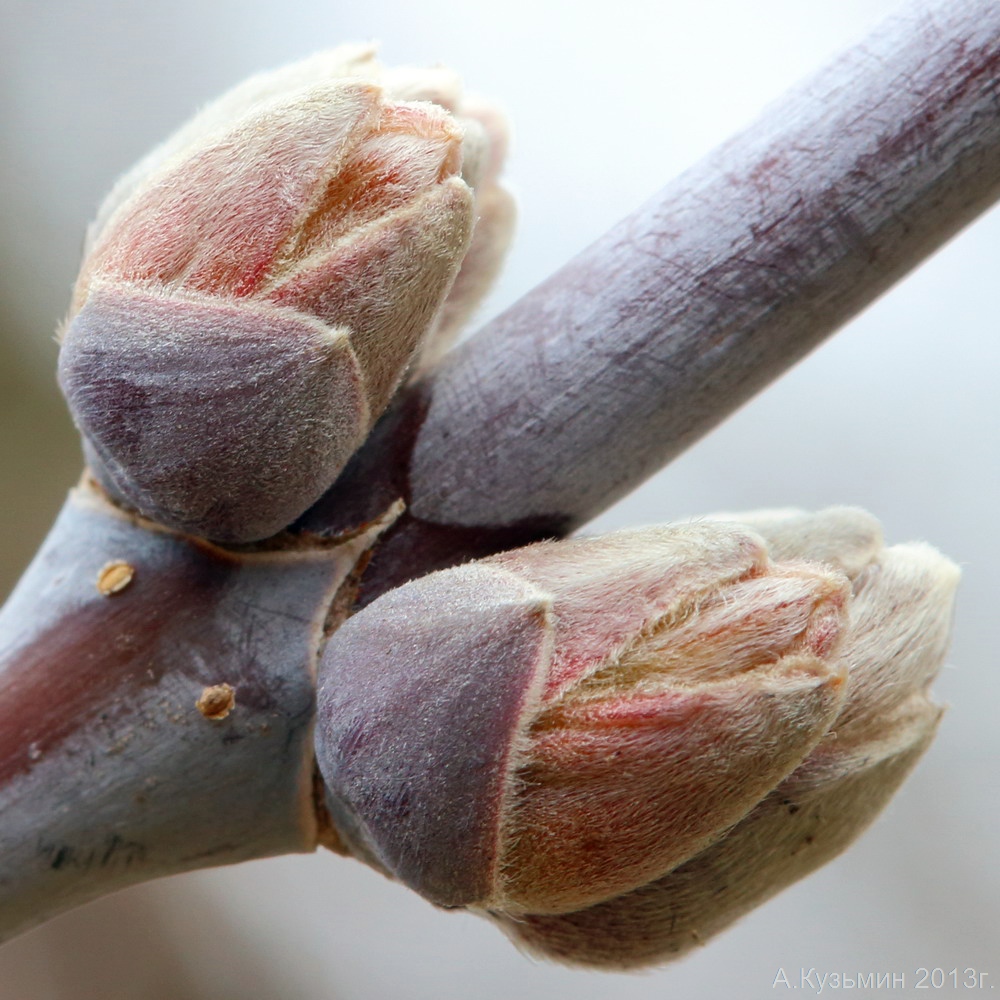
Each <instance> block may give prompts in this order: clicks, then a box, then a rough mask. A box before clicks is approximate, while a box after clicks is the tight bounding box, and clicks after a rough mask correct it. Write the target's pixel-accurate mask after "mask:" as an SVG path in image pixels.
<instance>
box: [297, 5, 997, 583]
mask: <svg viewBox="0 0 1000 1000" xmlns="http://www.w3.org/2000/svg"><path fill="white" fill-rule="evenodd" d="M998 102H1000V7H998V6H997V5H996V4H993V3H990V2H989V0H961V2H957V3H956V2H952V0H927V2H920V3H915V4H912V5H910V6H909V7H907V8H905V9H904V10H903V12H902V13H900V14H899V15H897V16H896V17H895V18H893V19H890V20H889V21H888V22H886V23H885V24H884V25H883V26H882V27H881V28H880V29H878V30H877V31H876V32H875V33H874V34H873V35H871V36H870V37H869V38H868V39H866V40H865V41H864V42H862V43H861V44H860V45H858V46H857V47H855V48H853V49H851V50H849V51H848V52H846V53H845V54H844V55H842V56H841V57H840V58H839V59H837V60H836V61H834V62H833V63H832V64H831V65H829V66H828V67H827V68H825V69H824V70H822V71H821V72H819V73H818V74H816V76H815V77H813V78H812V79H811V80H809V81H807V82H806V83H805V84H804V85H802V86H801V87H799V88H798V89H796V90H794V91H792V92H791V93H790V94H788V95H787V96H785V97H784V98H783V99H781V100H780V101H778V102H777V103H776V104H775V105H774V106H773V107H772V108H771V109H770V110H769V111H768V112H767V113H766V114H765V115H764V116H763V117H762V118H761V119H760V120H759V121H758V122H757V123H756V124H754V125H753V126H752V127H750V128H749V129H748V130H747V131H746V132H744V133H743V134H742V135H739V136H736V137H735V138H733V139H732V140H730V141H729V142H727V143H726V144H725V145H723V146H722V147H721V148H720V149H718V150H716V151H715V152H714V153H712V154H711V155H709V156H708V157H707V158H706V159H705V160H703V161H702V162H701V163H699V164H698V165H696V166H695V167H693V168H692V169H690V170H689V171H687V172H686V173H685V174H683V175H681V176H680V177H679V178H677V180H675V181H674V182H673V183H672V184H670V185H668V186H667V187H666V188H665V189H664V190H663V191H661V192H660V193H659V194H658V195H657V196H656V197H654V198H653V199H652V200H650V201H649V202H648V203H647V204H645V205H644V206H642V207H641V208H640V209H639V210H638V211H636V212H635V213H634V214H633V215H631V216H629V217H628V218H627V219H625V220H623V221H622V222H621V223H620V224H619V225H618V226H616V227H615V228H614V229H613V230H611V231H610V232H609V233H608V234H607V235H605V236H604V237H603V238H602V239H600V240H599V241H598V242H597V243H595V244H594V245H593V246H591V247H590V248H589V249H588V250H586V251H585V252H584V253H582V254H581V255H579V256H578V257H577V258H576V259H575V260H573V261H571V262H570V263H569V264H567V265H566V266H565V267H564V268H562V269H561V270H560V271H558V272H557V273H556V274H555V275H553V276H552V277H551V278H549V279H548V280H547V281H546V282H544V283H543V284H541V285H540V286H539V287H538V288H537V289H535V290H534V291H532V292H531V293H529V294H528V295H527V296H525V297H524V298H523V299H522V300H521V301H519V302H518V303H516V304H515V305H514V306H512V307H511V308H510V309H508V310H507V311H506V312H505V313H503V314H502V315H501V316H499V317H498V318H497V319H496V320H494V321H493V322H492V323H490V324H489V325H488V326H487V327H485V328H484V329H483V330H481V331H480V332H479V334H478V335H477V336H476V337H474V338H473V339H471V340H470V341H468V342H467V343H465V344H463V345H461V346H460V347H459V348H458V349H457V350H456V351H455V352H453V353H452V355H450V356H449V357H448V358H447V359H446V360H445V362H444V363H443V364H442V366H441V367H440V368H439V369H437V370H436V371H434V372H432V373H430V374H429V375H428V376H427V377H426V378H424V379H423V380H421V381H420V382H418V383H417V384H415V385H414V386H412V388H411V389H410V390H409V392H408V393H407V394H406V395H404V396H403V397H402V398H400V399H399V400H398V401H397V404H396V407H395V410H394V412H393V413H392V414H390V415H389V416H388V417H387V418H385V419H384V421H383V423H382V425H381V426H380V427H378V428H377V429H376V432H375V434H374V435H373V436H372V437H371V438H370V439H369V441H368V443H367V444H366V446H365V448H364V449H363V451H362V453H361V454H360V455H359V456H357V457H356V458H355V460H354V462H353V463H352V465H351V466H349V467H348V469H347V471H346V472H345V474H344V475H343V476H342V477H341V479H340V480H339V481H338V482H337V483H336V484H335V485H334V487H333V488H332V490H331V491H330V492H329V493H328V494H327V496H326V497H325V498H324V499H323V500H322V501H320V503H318V504H317V505H316V506H315V507H314V508H313V510H312V511H310V512H309V513H308V514H307V515H306V516H305V517H304V518H303V519H302V520H301V521H300V526H301V527H302V528H304V529H308V530H312V531H330V530H333V531H339V530H344V529H346V528H349V527H351V526H352V525H354V524H356V523H359V522H363V521H365V520H366V519H367V518H368V517H369V516H370V513H369V511H371V510H374V509H375V508H376V507H378V506H383V507H384V505H385V504H386V502H387V501H389V500H392V499H395V498H397V497H400V496H402V497H403V498H404V499H405V501H406V503H407V505H408V510H407V513H406V514H405V515H404V516H403V517H402V518H401V519H400V520H399V521H398V522H397V524H396V525H395V527H394V528H393V530H392V531H391V532H390V533H389V535H388V536H387V538H386V539H385V541H384V542H383V544H382V546H381V548H380V550H379V552H378V553H377V554H376V556H375V558H374V559H373V561H372V564H371V566H370V568H369V570H368V573H367V575H366V578H365V586H364V590H363V599H364V600H365V601H369V600H372V599H373V598H374V597H376V596H377V595H378V594H380V593H383V592H384V591H385V590H387V589H390V588H391V587H393V586H395V585H397V584H399V583H401V582H402V581H403V580H406V579H409V578H412V577H414V576H417V575H420V574H422V573H425V572H427V571H428V570H429V569H433V568H440V567H444V566H448V565H452V564H454V563H456V562H459V561H461V560H463V559H465V558H469V557H470V556H481V555H485V554H488V553H489V552H493V551H496V550H498V549H501V548H507V547H510V546H511V545H516V544H523V543H525V542H528V541H533V540H536V539H538V538H542V537H546V536H554V535H562V534H565V533H567V532H569V531H572V530H573V529H574V528H576V527H578V526H579V525H581V524H583V523H585V522H586V521H588V520H590V519H591V518H593V517H595V516H596V515H597V514H599V513H600V512H601V511H602V510H604V509H605V508H606V507H608V506H609V505H610V504H612V503H614V502H615V501H616V500H618V499H620V498H621V497H622V496H624V495H625V494H626V493H628V492H629V491H630V490H632V489H634V488H635V487H636V486H638V485H639V484H640V483H641V482H643V481H644V480H645V479H646V478H648V477H649V476H650V475H652V474H653V473H654V472H655V471H656V470H657V469H659V468H660V467H661V466H663V465H664V464H666V463H667V462H669V461H670V460H671V459H673V458H674V457H676V456H677V455H678V454H679V453H680V452H682V451H683V450H684V449H685V448H687V447H688V446H689V445H691V444H692V443H694V442H695V441H696V440H698V438H700V437H701V436H702V435H704V434H706V433H707V432H708V431H710V430H711V429H712V428H713V427H715V426H716V425H717V424H718V423H719V422H720V421H722V420H723V419H724V418H725V417H727V416H728V415H729V414H730V413H732V412H733V411H734V410H735V409H736V408H737V407H739V406H740V405H742V404H743V403H744V402H746V401H747V400H748V399H749V398H751V397H752V396H753V395H754V393H756V392H758V391H759V390H760V389H762V388H763V387H764V386H766V385H767V384H768V383H769V382H771V381H773V380H774V379H775V378H777V377H778V376H779V375H781V374H782V373H783V372H784V371H785V370H786V369H787V368H789V367H790V366H791V365H792V364H794V363H795V362H796V361H798V360H799V359H800V358H801V357H803V356H804V355H805V354H807V353H808V352H809V351H810V350H812V349H813V348H814V347H815V346H816V345H817V344H819V343H820V342H821V341H822V340H823V339H824V338H825V337H827V336H828V335H829V334H831V333H832V332H834V331H835V330H836V329H837V328H838V327H839V326H841V325H842V324H843V323H845V322H846V321H847V320H849V319H850V318H851V317H852V316H854V315H855V314H856V313H858V312H859V311H860V310H861V309H863V308H865V306H867V305H868V304H870V303H871V302H872V301H873V300H874V299H875V298H877V297H878V296H879V295H880V294H881V293H882V292H883V291H885V290H886V289H887V288H888V287H889V286H890V285H891V284H892V283H893V282H894V281H897V280H898V279H899V278H901V277H902V276H903V275H904V274H906V273H907V272H908V271H910V270H911V269H912V268H914V267H916V266H917V265H918V264H919V263H920V262H921V261H923V260H924V259H925V258H926V257H927V256H928V255H930V254H931V253H933V252H934V251H935V250H937V249H938V248H939V247H940V246H941V245H942V244H943V243H945V242H946V241H947V240H948V239H949V238H950V237H952V236H953V235H954V234H955V233H956V232H958V230H959V229H961V228H962V227H963V226H964V225H966V224H967V223H968V222H970V221H971V220H972V219H974V218H975V217H976V216H977V215H979V214H980V213H981V212H983V211H984V210H985V209H986V208H988V207H989V206H990V205H991V204H992V203H993V202H994V201H995V199H996V198H997V196H998V194H1000V103H998ZM373 483H374V484H376V486H377V488H373ZM372 505H374V506H372Z"/></svg>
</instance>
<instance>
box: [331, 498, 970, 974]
mask: <svg viewBox="0 0 1000 1000" xmlns="http://www.w3.org/2000/svg"><path fill="white" fill-rule="evenodd" d="M803 523H804V524H805V528H804V529H801V530H800V527H801V526H800V527H796V525H798V522H797V521H796V520H795V518H787V517H786V518H779V519H778V522H777V524H778V527H777V528H775V529H774V530H772V527H773V526H772V525H770V524H769V523H767V522H761V526H762V528H763V529H764V531H763V534H766V535H767V536H769V537H770V538H771V539H772V541H771V545H772V549H773V552H774V554H775V556H776V560H772V558H770V557H769V554H768V546H767V543H765V541H764V538H763V537H762V534H758V533H756V532H755V531H754V530H752V529H751V528H749V527H746V526H744V525H740V524H735V523H724V522H711V521H709V522H704V523H700V524H689V525H680V526H669V527H659V528H650V529H645V530H642V531H630V532H621V533H618V534H614V535H610V536H607V537H605V538H599V539H582V540H571V541H565V542H555V543H544V544H539V545H534V546H530V547H528V548H524V549H519V550H514V551H511V552H507V553H503V554H501V555H498V556H494V557H492V558H490V559H485V560H482V561H480V562H475V563H469V564H466V565H464V566H460V567H458V568H455V569H451V570H446V571H444V572H440V573H434V574H431V575H429V576H427V577H424V578H422V579H419V580H417V581H415V582H412V583H410V584H408V585H406V586H404V587H401V588H399V589H398V590H395V591H392V592H390V593H388V594H386V595H384V596H383V597H382V598H380V599H379V600H378V601H376V602H374V603H373V604H372V605H370V606H369V607H368V608H366V609H365V610H363V611H362V612H360V613H359V614H358V615H356V616H355V617H354V618H352V619H350V620H349V621H348V622H347V623H346V624H345V625H344V626H343V627H342V628H341V630H340V631H339V632H338V633H337V634H336V635H335V636H334V638H333V639H332V640H331V642H330V644H329V646H328V647H327V649H326V652H325V654H324V656H323V659H322V663H321V669H320V686H319V724H318V731H317V752H318V761H319V765H320V769H321V772H322V774H323V776H324V779H325V781H326V784H327V788H328V801H329V807H330V810H331V815H332V817H333V820H334V822H335V824H336V825H337V827H338V829H339V831H340V833H341V836H342V839H343V840H344V842H345V844H346V845H347V847H348V849H349V850H350V851H351V852H352V853H354V854H356V855H357V856H359V857H362V858H363V859H365V860H367V861H369V862H370V863H371V864H373V865H375V866H376V867H378V868H380V869H382V870H384V871H385V872H387V873H389V874H391V875H393V876H395V877H397V878H399V879H401V880H402V881H404V882H406V883H407V884H408V885H410V886H411V887H413V888H415V889H416V890H418V891H419V892H421V893H422V894H423V895H424V896H426V897H427V898H428V899H430V900H431V901H433V902H435V903H438V904H440V905H445V906H471V907H476V908H480V909H483V910H487V911H490V912H491V913H492V914H494V915H495V916H497V917H498V918H499V919H501V920H502V921H504V922H506V923H507V924H508V925H509V926H510V927H511V928H512V929H513V933H515V935H517V936H518V937H519V938H520V939H521V940H524V941H526V942H529V943H532V944H534V945H535V946H537V947H539V948H541V949H543V950H547V951H549V952H552V953H554V954H556V955H560V956H562V957H564V958H567V959H568V960H574V961H595V962H605V963H607V964H615V963H618V964H628V963H629V960H630V953H629V948H631V949H632V950H633V953H635V952H636V950H637V949H638V950H641V948H640V945H641V946H643V947H646V948H647V951H646V952H644V953H643V955H642V958H641V960H644V961H648V960H651V959H652V960H655V959H656V958H659V957H662V956H663V955H664V954H667V953H669V948H664V947H661V944H662V942H657V943H654V944H651V943H650V942H651V934H650V932H648V930H647V928H646V927H645V925H644V924H643V921H644V920H645V919H646V917H645V911H646V907H647V906H648V902H647V900H648V898H649V894H650V893H654V894H655V892H656V887H657V886H659V885H660V884H661V883H662V882H663V880H665V879H668V878H670V877H672V876H671V875H670V874H669V873H677V872H683V871H685V870H686V869H687V868H688V867H689V866H690V865H692V864H696V863H697V860H698V859H699V858H703V857H709V856H711V855H712V852H713V851H723V852H725V850H726V849H725V847H724V845H725V844H727V843H729V842H730V838H731V837H732V834H730V833H729V831H738V830H741V829H745V828H746V826H747V825H752V824H753V823H755V822H757V821H756V820H755V819H754V818H755V817H757V816H758V815H760V814H761V810H767V809H771V808H773V803H774V802H775V801H777V802H779V803H781V802H783V801H784V798H783V797H787V796H788V794H789V792H788V789H790V788H794V789H796V791H795V793H794V794H795V796H796V798H793V799H789V801H790V802H797V801H798V798H797V796H799V795H800V792H801V785H802V782H811V783H812V784H816V783H817V782H819V783H820V784H821V785H823V787H825V785H824V783H829V782H830V781H834V782H836V781H837V780H840V778H843V777H844V776H845V775H846V776H847V777H848V779H849V780H851V781H854V780H856V779H857V778H858V776H859V775H860V774H862V773H864V772H865V768H868V767H869V757H870V755H871V754H873V753H875V750H874V749H873V748H875V747H878V748H884V749H885V753H886V754H889V755H890V756H891V755H892V752H895V751H892V752H890V751H891V748H898V747H904V748H905V750H904V751H903V752H904V753H910V752H911V750H912V748H913V747H914V746H919V747H922V746H923V745H924V743H925V742H926V735H927V728H928V727H927V719H928V713H927V712H926V711H923V710H922V709H920V707H919V706H920V704H922V703H921V701H920V700H921V699H923V698H924V695H923V693H922V692H923V685H924V684H925V683H926V681H927V679H928V678H929V677H930V675H931V674H932V673H933V672H934V670H936V669H937V666H938V665H939V663H940V659H941V655H942V653H943V644H944V641H945V637H946V634H947V620H948V607H949V603H950V595H951V590H952V588H953V585H954V569H953V567H952V566H951V564H950V563H947V562H946V561H945V560H943V559H942V558H941V557H940V556H937V555H936V554H934V553H933V552H931V550H929V549H925V548H923V547H920V546H916V547H914V546H910V547H902V548H901V549H890V550H887V551H884V550H882V549H881V546H880V542H879V541H878V539H877V536H874V535H873V534H872V530H871V529H872V522H871V520H870V519H869V518H867V517H866V516H865V515H861V514H857V513H856V512H832V513H830V514H827V515H820V516H818V517H817V518H813V519H812V520H809V519H808V518H806V519H805V521H804V522H803ZM797 530H799V531H800V534H802V532H804V535H803V537H804V538H805V539H806V541H805V543H802V544H800V542H801V541H802V540H801V538H800V537H799V536H798V535H796V531H797ZM813 553H815V554H816V555H817V556H818V557H819V560H821V561H803V558H802V557H803V556H805V557H808V556H810V555H812V554H813ZM900 567H902V568H900ZM848 574H850V575H851V576H852V578H853V585H854V592H853V596H852V591H851V584H850V583H849V581H848ZM922 629H927V630H928V631H927V635H926V636H924V639H923V640H921V641H920V642H919V643H917V642H916V641H915V640H916V638H917V637H918V636H919V635H921V634H922V632H921V630H922ZM845 635H846V639H845ZM907 643H910V644H911V646H912V648H911V646H908V645H907ZM904 648H905V649H909V650H910V651H911V652H912V653H913V655H914V656H916V657H917V658H918V659H919V664H918V665H914V664H911V663H910V661H909V660H908V659H907V656H906V655H901V651H902V650H903V649H904ZM849 672H850V674H851V680H850V683H847V678H848V674H849ZM915 690H918V691H920V694H919V697H918V698H917V699H916V701H915V702H912V703H911V699H910V694H911V693H912V692H914V691H915ZM897 702H899V703H900V704H903V703H905V705H906V706H907V707H906V709H905V712H904V714H903V715H898V713H897V714H894V713H896V712H897ZM918 709H919V710H918ZM900 711H902V709H900ZM914 712H916V715H914ZM884 713H888V714H887V715H886V719H887V721H886V722H885V724H884V725H883V724H882V723H881V722H880V719H881V718H882V716H883V714H884ZM930 714H931V715H932V716H933V717H934V718H936V710H933V711H932V712H931V713H930ZM916 717H919V723H916V722H914V723H913V724H912V725H911V721H912V720H913V719H914V718H916ZM834 730H839V737H840V738H839V739H837V740H834V739H833V737H832V733H833V731H834ZM879 752H881V750H880V751H879ZM883 756H884V755H883ZM871 759H874V758H871ZM907 759H909V758H907ZM897 772H898V768H897V769H896V770H894V771H893V775H894V776H896V774H897ZM810 787H811V786H810ZM776 797H777V798H776ZM884 797H885V796H882V797H881V799H879V796H878V795H876V794H875V793H873V792H872V791H871V789H868V790H866V791H864V793H863V794H862V796H861V799H860V800H859V801H858V802H857V803H855V804H854V806H855V808H854V810H853V812H852V814H851V819H850V821H845V820H843V819H841V818H838V819H837V820H836V823H834V825H833V827H830V828H829V829H831V830H833V829H834V828H836V830H835V832H834V833H831V834H827V833H826V832H825V831H826V830H827V829H828V828H827V827H824V826H823V825H822V821H821V820H822V817H821V819H820V820H818V821H816V825H817V828H816V829H815V830H811V832H810V836H812V837H813V838H814V840H815V841H816V842H820V841H823V840H824V839H827V838H828V837H833V839H837V838H839V840H838V843H840V842H842V841H843V836H842V834H841V833H840V832H836V831H839V830H840V829H841V828H842V827H844V826H845V825H846V826H847V827H849V828H850V830H851V833H852V834H853V832H855V831H856V829H857V827H858V825H859V824H860V823H863V822H864V821H865V819H866V818H868V817H870V815H871V814H872V810H871V808H870V803H871V802H873V801H876V802H878V803H879V804H880V802H881V801H884ZM876 808H877V806H876ZM795 814H796V811H795V810H791V812H789V810H788V809H787V808H782V809H780V810H778V812H776V813H775V815H776V816H777V817H778V819H779V820H780V821H783V820H784V818H785V817H786V816H794V815H795ZM808 815H810V816H812V815H813V814H812V812H809V813H808ZM802 818H804V817H802ZM802 818H800V819H799V820H794V822H799V823H801V821H802ZM814 819H815V817H814ZM741 843H742V846H741V848H740V851H741V854H740V855H739V856H738V857H736V858H735V859H734V858H729V861H730V863H731V864H732V866H733V868H734V869H735V870H737V871H747V872H750V871H752V870H760V871H765V870H767V865H768V864H769V863H770V862H771V860H773V859H771V856H770V854H769V853H768V850H767V848H766V843H767V840H766V838H765V839H764V840H761V839H760V837H758V836H756V835H755V833H754V832H753V831H752V830H751V832H750V833H749V834H748V835H747V836H746V838H745V840H744V841H742V842H741ZM755 852H757V854H756V855H755ZM807 853H808V852H807ZM727 857H729V856H728V855H727ZM693 859H694V860H693ZM816 863H818V862H816ZM796 865H799V862H796ZM809 867H811V865H810V866H809ZM803 870H807V869H803ZM799 873H800V874H801V871H800V872H799ZM745 877H747V878H750V875H747V876H745ZM783 877H784V872H783V871H782V872H779V873H777V874H776V875H775V876H774V879H775V882H781V879H782V878H783ZM761 878H762V879H763V880H764V881H765V882H766V881H767V879H769V878H771V875H770V872H769V870H767V871H765V874H764V875H763V876H761ZM737 881H738V880H737ZM785 881H786V882H787V879H786V880H785ZM773 884H774V883H772V882H768V883H767V886H766V888H768V889H770V891H773V889H772V888H771V886H772V885H773ZM781 884H784V883H781ZM754 886H755V887H756V886H757V883H756V882H755V883H754ZM775 887H777V886H775ZM697 889H698V892H700V894H701V895H700V898H701V899H702V901H703V902H704V904H705V905H706V906H708V907H711V906H712V905H713V904H712V900H713V899H715V898H717V897H718V894H719V892H720V889H719V883H718V882H717V881H712V880H710V879H709V880H706V881H704V882H701V883H699V884H698V886H697ZM734 893H735V897H734V898H735V900H736V901H737V903H742V901H743V896H742V894H741V892H740V890H739V889H738V888H737V889H735V890H734ZM669 897H670V893H666V894H665V896H664V900H665V902H664V905H665V906H666V900H667V899H668V898H669ZM657 898H659V897H657ZM723 898H728V897H727V896H725V894H723ZM633 900H634V901H636V902H635V905H634V907H633V906H632V903H631V902H630V901H633ZM732 905H735V904H732ZM616 906H617V907H624V908H625V911H626V916H625V917H624V918H623V919H622V921H621V922H620V926H618V927H617V930H618V931H620V934H619V935H618V936H617V937H616V936H615V935H614V934H611V935H610V936H609V930H608V928H609V926H610V927H612V928H615V927H616V925H615V923H614V921H613V920H611V921H604V920H602V918H601V913H602V911H603V910H606V909H607V908H612V909H613V908H614V907H616ZM664 912H666V911H664ZM563 915H566V916H563ZM588 915H597V916H596V917H594V920H593V922H592V923H589V924H588V923H586V921H587V920H589V919H590V916H588ZM579 919H583V920H584V923H585V925H586V926H585V928H584V930H582V931H580V930H578V928H577V927H576V924H574V921H579ZM663 926H664V927H669V926H671V925H670V923H669V921H667V922H666V923H665V924H664V925H663ZM701 926H702V925H701V924H699V925H698V927H699V933H700V932H701V931H700V928H701ZM622 938H624V940H625V943H624V944H622V943H621V939H622ZM615 949H617V950H615ZM609 950H610V951H611V952H613V955H611V954H609Z"/></svg>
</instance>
